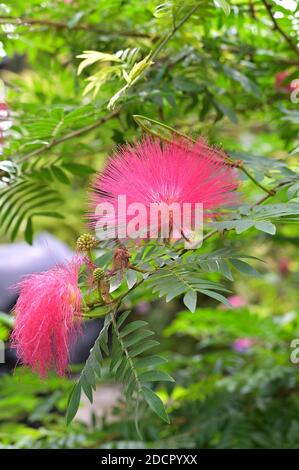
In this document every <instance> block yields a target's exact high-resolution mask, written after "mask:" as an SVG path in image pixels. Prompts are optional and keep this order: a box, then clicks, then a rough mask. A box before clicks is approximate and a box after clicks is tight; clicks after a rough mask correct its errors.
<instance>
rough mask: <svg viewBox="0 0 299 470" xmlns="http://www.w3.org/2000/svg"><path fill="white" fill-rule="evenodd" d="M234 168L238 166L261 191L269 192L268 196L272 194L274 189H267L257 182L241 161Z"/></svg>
mask: <svg viewBox="0 0 299 470" xmlns="http://www.w3.org/2000/svg"><path fill="white" fill-rule="evenodd" d="M236 168H239V169H240V170H241V171H243V173H244V174H245V175H246V176H247V177H248V178H249V179H250V180H251V181H252V182H253V183H254V184H255V185H256V186H258V187H259V188H261V189H262V190H263V191H265V192H266V193H268V194H269V196H274V194H275V190H274V189H268V188H266V187H265V186H264V185H263V184H261V183H259V182H258V181H257V180H256V179H255V177H254V176H253V175H252V174H251V173H250V172H249V171H248V170H247V168H245V166H244V164H243V162H241V163H240V164H239V165H237V166H236Z"/></svg>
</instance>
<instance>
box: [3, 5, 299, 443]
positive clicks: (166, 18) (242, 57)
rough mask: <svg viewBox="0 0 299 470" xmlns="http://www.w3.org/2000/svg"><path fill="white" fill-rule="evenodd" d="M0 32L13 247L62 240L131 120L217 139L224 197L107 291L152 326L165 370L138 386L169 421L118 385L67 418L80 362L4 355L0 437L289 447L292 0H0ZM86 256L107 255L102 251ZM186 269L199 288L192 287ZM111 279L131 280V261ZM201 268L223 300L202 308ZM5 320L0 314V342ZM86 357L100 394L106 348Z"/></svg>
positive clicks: (7, 237) (294, 154) (296, 212)
mask: <svg viewBox="0 0 299 470" xmlns="http://www.w3.org/2000/svg"><path fill="white" fill-rule="evenodd" d="M0 28H1V33H0V34H1V38H0V40H1V43H0V45H1V47H0V55H1V58H2V59H1V64H0V77H1V80H2V89H1V90H0V92H1V103H0V117H1V122H0V124H1V126H0V127H1V135H0V137H1V147H2V154H1V160H0V229H1V242H2V243H10V242H13V241H15V240H23V239H25V240H26V241H27V242H28V243H29V244H31V243H32V241H33V238H34V234H35V233H38V232H39V231H41V230H48V231H49V232H51V233H53V234H55V235H56V236H57V237H59V238H60V239H62V240H64V241H65V242H67V243H68V244H69V245H70V246H72V247H73V248H75V243H76V240H77V238H78V236H79V235H80V234H81V233H82V232H84V227H85V223H86V216H85V214H86V208H87V204H86V191H87V189H88V188H89V186H90V183H91V180H92V177H93V174H94V172H95V171H98V170H100V169H101V168H102V167H103V165H104V163H105V159H106V157H107V155H109V154H111V152H112V151H113V149H114V148H115V147H116V146H117V145H118V144H123V143H125V142H133V141H134V140H135V139H138V138H140V137H141V136H142V134H143V133H147V134H150V135H156V136H159V137H160V138H161V139H162V140H167V139H169V138H170V137H171V135H172V134H173V133H177V134H179V135H180V134H183V135H185V136H188V138H190V139H196V138H197V137H199V136H201V137H204V138H205V139H207V141H208V142H209V144H212V145H215V146H217V147H220V148H222V149H224V150H225V152H226V153H227V156H228V157H227V158H228V159H229V163H230V165H232V166H235V167H236V169H237V170H236V171H238V174H239V177H240V180H241V185H240V192H241V193H242V201H241V204H240V205H239V206H238V207H237V208H234V210H232V211H227V213H225V214H224V215H223V216H222V217H221V218H217V220H216V221H214V222H210V223H209V224H208V225H207V226H206V227H205V241H204V244H203V246H202V248H200V249H199V250H191V251H188V250H187V252H186V253H184V254H183V260H184V262H185V264H184V266H185V267H186V268H185V270H184V271H183V272H182V265H181V264H180V263H181V262H180V261H179V262H177V263H176V261H175V259H176V258H175V257H174V256H173V252H172V250H171V248H167V249H165V248H163V250H162V249H161V246H156V245H155V244H153V245H152V246H151V247H150V254H151V262H152V259H154V257H155V256H156V258H159V259H160V260H161V259H162V261H163V262H162V263H161V271H159V269H157V270H156V272H155V274H154V275H153V276H151V277H150V279H149V281H148V282H146V283H145V285H142V286H140V287H139V288H138V289H134V291H132V293H130V294H129V295H128V296H127V297H126V298H125V299H124V305H123V310H126V309H130V310H131V311H132V316H133V318H134V320H140V318H142V319H144V317H146V320H147V321H148V322H149V323H150V326H151V328H152V329H153V330H154V331H155V332H159V333H158V335H156V336H158V339H159V340H160V346H159V347H158V349H160V352H162V355H163V356H165V357H166V358H167V359H168V362H167V363H165V364H163V365H162V369H163V370H162V372H163V373H164V374H171V376H173V377H174V379H175V382H171V381H169V382H168V381H167V382H162V381H159V380H157V378H155V379H154V380H155V383H156V386H155V392H156V394H157V396H158V397H159V398H160V399H161V400H162V401H163V403H164V405H165V408H166V409H167V412H168V414H169V417H170V424H166V423H165V422H163V421H161V420H160V419H159V417H157V416H156V415H155V414H154V413H152V411H151V410H150V409H148V408H145V407H144V410H142V412H143V413H144V417H145V419H143V420H142V421H141V422H140V434H136V429H135V425H134V419H132V415H131V413H130V407H127V406H125V404H124V402H123V399H122V398H121V399H119V400H117V401H116V402H115V407H114V410H113V419H111V416H110V417H109V418H108V419H106V417H105V416H104V417H103V416H102V415H101V413H99V412H97V411H98V410H97V407H96V406H95V407H94V408H93V412H92V414H91V417H90V419H88V420H87V421H88V423H87V422H86V420H85V421H84V420H83V421H82V419H81V420H80V414H79V415H78V418H77V419H76V420H75V421H73V422H72V423H71V424H70V425H68V426H67V425H66V422H65V417H64V413H65V409H66V405H67V399H68V393H69V392H70V390H71V389H72V387H73V380H72V379H73V378H78V376H79V374H80V371H81V370H82V366H77V365H76V366H72V375H71V377H70V378H65V379H63V378H57V377H55V376H54V375H53V376H51V377H50V378H48V379H47V380H45V381H40V379H39V378H37V377H35V376H34V375H33V374H31V373H29V372H28V371H27V370H26V369H23V368H18V369H17V371H16V372H15V374H14V375H8V374H7V375H3V376H1V378H0V398H1V401H0V446H3V447H10V446H11V447H16V448H39V447H46V448H47V447H51V448H57V447H58V448H65V447H66V448H81V447H84V448H85V447H86V448H93V447H96V448H101V447H102V448H107V447H108V448H109V447H112V448H114V447H116V448H126V447H162V448H163V447H169V448H171V447H173V448H180V447H181V448H187V447H188V448H202V447H203V448H248V447H249V448H256V447H258V448H264V447H266V448H273V447H274V448H275V447H285V448H291V447H296V448H298V447H299V438H298V429H299V422H298V411H299V398H298V387H299V374H298V366H296V364H295V363H294V362H296V358H295V360H293V362H292V361H291V359H290V356H291V352H292V349H294V347H295V346H294V345H293V346H291V342H292V341H293V340H294V339H295V338H296V337H297V336H298V329H299V323H298V313H299V307H298V301H299V294H298V288H297V285H298V280H299V263H298V254H299V234H298V220H299V219H298V216H299V204H298V202H299V174H298V153H299V135H298V123H299V112H298V101H299V87H298V83H299V81H298V79H299V71H298V65H299V48H298V41H299V38H298V35H299V6H298V2H297V1H295V0H284V1H278V0H275V1H274V0H248V1H244V0H232V1H225V0H215V1H212V0H209V1H208V0H197V1H196V0H186V1H184V2H180V1H176V0H174V1H169V2H165V3H162V4H161V3H159V2H157V1H154V0H148V1H143V2H140V1H137V0H131V1H130V0H129V1H123V0H110V1H109V2H104V1H98V2H94V1H91V0H47V1H44V2H40V1H37V0H28V1H26V2H24V1H22V0H15V1H14V2H5V1H3V2H2V3H1V4H0ZM297 96H298V98H297ZM147 249H148V247H144V248H143V251H139V252H138V253H136V254H135V255H134V256H135V258H134V262H135V263H136V265H138V266H139V265H142V262H143V259H144V258H146V257H147V256H149V252H147V251H146V250H147ZM109 253H110V254H109ZM109 256H110V258H109ZM143 256H144V258H143ZM261 260H262V261H263V262H262V261H261ZM97 262H98V265H99V266H101V267H105V266H108V265H109V262H111V251H109V247H107V249H103V250H102V251H101V252H100V253H98V260H97ZM8 263H9V260H8ZM169 263H173V264H172V265H169ZM184 266H183V267H184ZM191 267H192V269H191ZM167 269H168V271H167V272H166V270H167ZM194 271H195V272H196V273H197V272H199V271H200V272H201V273H204V275H205V279H206V280H207V281H206V282H210V283H211V284H210V287H209V288H208V291H210V294H211V292H212V294H213V295H212V294H211V295H210V296H207V295H205V294H207V292H206V289H200V288H197V284H196V289H195V287H194V285H195V282H196V281H195V274H194ZM177 272H179V274H180V276H186V278H187V280H188V282H189V284H190V285H192V286H193V287H192V289H191V290H192V291H194V290H195V291H196V292H195V298H194V295H193V294H188V292H189V290H188V289H185V290H180V287H181V286H180V285H177V284H176V283H175V279H176V280H177V279H178V276H175V273H177ZM138 275H139V274H138ZM130 276H131V277H130ZM165 276H169V277H168V279H169V284H167V285H163V281H161V278H164V279H165ZM126 280H127V283H128V286H129V287H130V285H131V286H132V285H135V283H136V282H137V274H136V278H135V276H134V272H133V274H132V271H130V270H129V273H128V274H127V279H126ZM219 281H221V282H222V285H223V286H224V289H228V290H229V291H230V292H231V293H230V294H228V295H230V296H233V297H231V303H232V306H233V308H228V307H227V306H221V305H219V301H220V302H221V301H222V300H223V297H222V294H221V293H219V292H218V290H217V287H215V286H218V285H219ZM177 282H178V281H177ZM192 283H193V284H192ZM213 283H215V284H213ZM211 286H212V287H211ZM213 286H214V287H215V289H214V287H213ZM120 289H121V292H123V291H125V289H126V287H124V286H123V285H122V286H120ZM122 289H123V290H122ZM175 289H177V292H180V294H184V295H183V299H182V298H181V297H180V296H178V297H176V295H173V294H175V292H173V291H175ZM153 290H154V293H153ZM155 292H156V293H155ZM158 294H160V296H161V297H163V296H164V297H167V300H168V299H173V298H174V297H176V298H175V299H174V300H171V302H169V303H165V302H164V300H163V299H159V298H158ZM187 294H188V296H187V297H186V295H187ZM196 300H197V304H196ZM186 308H189V310H195V312H194V313H191V312H190V311H188V310H187V309H186ZM11 327H12V320H11V317H10V316H9V315H7V314H6V313H3V314H1V316H0V339H2V340H7V339H8V336H9V332H10V329H11ZM292 344H293V343H292ZM112 349H113V345H112ZM102 369H103V370H102V375H101V378H97V379H96V380H97V391H98V390H101V389H103V387H104V388H105V387H106V386H107V384H108V385H109V387H110V386H111V387H112V390H115V389H114V388H113V387H115V385H113V374H112V372H111V367H110V368H109V365H108V363H107V361H106V359H104V361H103V364H102ZM112 369H113V368H112ZM165 376H166V375H164V378H165ZM81 377H82V374H81ZM161 377H162V376H161ZM165 384H166V385H165ZM83 391H84V392H85V393H86V391H87V393H86V394H87V396H88V395H89V387H88V385H87V386H86V384H85V386H84V387H83ZM149 393H150V392H149ZM148 401H150V400H148ZM77 405H78V403H77ZM83 406H84V409H85V410H89V408H88V406H89V405H87V403H85V402H84V405H83ZM154 408H155V406H154ZM154 411H156V413H157V409H156V410H154ZM163 413H164V412H163V411H161V410H160V415H161V414H162V415H163ZM87 414H88V413H87ZM104 414H105V412H104ZM157 414H159V413H157ZM162 418H163V416H162ZM164 418H165V416H164Z"/></svg>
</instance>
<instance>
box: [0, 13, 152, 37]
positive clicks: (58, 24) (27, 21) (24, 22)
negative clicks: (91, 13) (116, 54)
mask: <svg viewBox="0 0 299 470" xmlns="http://www.w3.org/2000/svg"><path fill="white" fill-rule="evenodd" d="M0 24H13V25H16V26H28V25H29V26H30V25H31V26H46V27H48V28H55V29H69V30H82V31H94V32H96V33H98V34H103V35H107V36H112V35H115V36H124V37H133V38H149V37H150V36H149V35H148V34H147V33H139V32H138V31H129V30H128V31H106V30H103V29H101V28H99V27H98V26H97V25H93V24H86V23H78V24H75V25H74V26H69V25H68V24H67V23H64V22H63V21H52V20H43V19H33V18H16V17H13V16H0Z"/></svg>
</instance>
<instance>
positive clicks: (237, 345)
mask: <svg viewBox="0 0 299 470" xmlns="http://www.w3.org/2000/svg"><path fill="white" fill-rule="evenodd" d="M252 345H253V341H252V339H250V338H238V339H236V340H235V341H234V342H233V345H232V348H233V350H234V351H236V352H238V353H241V354H242V353H245V352H247V351H248V350H249V349H250V348H251V346H252Z"/></svg>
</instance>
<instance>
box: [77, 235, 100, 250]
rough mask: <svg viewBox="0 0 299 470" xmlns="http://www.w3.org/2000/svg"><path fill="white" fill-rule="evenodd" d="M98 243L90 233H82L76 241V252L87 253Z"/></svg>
mask: <svg viewBox="0 0 299 470" xmlns="http://www.w3.org/2000/svg"><path fill="white" fill-rule="evenodd" d="M97 244H98V242H97V240H96V238H95V237H94V236H93V235H91V234H90V233H83V235H81V236H80V237H79V238H78V240H77V250H78V251H88V250H91V248H94V247H95V246H97Z"/></svg>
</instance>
